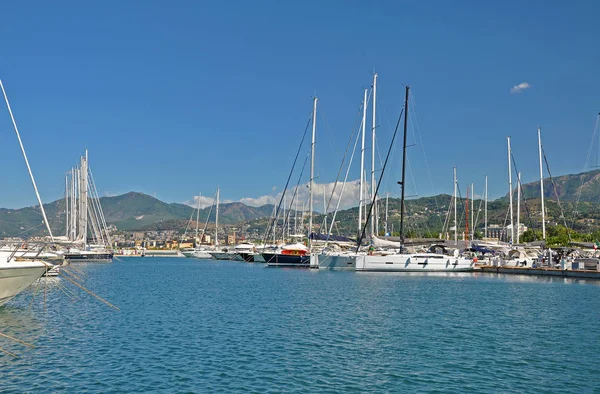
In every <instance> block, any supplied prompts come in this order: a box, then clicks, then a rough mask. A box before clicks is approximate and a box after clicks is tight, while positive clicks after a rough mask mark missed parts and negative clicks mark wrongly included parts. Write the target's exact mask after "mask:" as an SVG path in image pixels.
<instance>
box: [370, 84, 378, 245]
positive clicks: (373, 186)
mask: <svg viewBox="0 0 600 394" xmlns="http://www.w3.org/2000/svg"><path fill="white" fill-rule="evenodd" d="M376 109H377V74H375V75H373V127H372V129H371V190H373V193H375V190H377V185H376V184H375V127H376V117H375V114H376ZM374 201H375V206H374V207H373V219H372V220H371V234H376V233H377V230H378V227H379V226H378V224H379V223H377V222H378V219H379V215H378V213H377V200H376V199H375V200H374Z"/></svg>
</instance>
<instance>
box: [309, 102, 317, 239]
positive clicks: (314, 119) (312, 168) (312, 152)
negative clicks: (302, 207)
mask: <svg viewBox="0 0 600 394" xmlns="http://www.w3.org/2000/svg"><path fill="white" fill-rule="evenodd" d="M317 100H318V98H316V97H315V98H314V99H313V115H312V140H311V143H310V197H309V201H308V209H309V211H310V212H309V219H308V242H309V245H312V242H311V240H310V234H311V233H312V231H313V189H314V187H315V139H316V134H317Z"/></svg>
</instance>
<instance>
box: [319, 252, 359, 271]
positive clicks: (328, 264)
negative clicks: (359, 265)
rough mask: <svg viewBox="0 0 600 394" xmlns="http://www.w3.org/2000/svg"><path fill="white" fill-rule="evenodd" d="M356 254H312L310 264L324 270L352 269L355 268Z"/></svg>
mask: <svg viewBox="0 0 600 394" xmlns="http://www.w3.org/2000/svg"><path fill="white" fill-rule="evenodd" d="M356 257H357V256H356V255H347V254H339V255H335V254H325V253H320V254H313V255H311V256H310V258H311V261H310V266H311V267H312V268H319V269H324V270H334V271H354V270H355V269H356Z"/></svg>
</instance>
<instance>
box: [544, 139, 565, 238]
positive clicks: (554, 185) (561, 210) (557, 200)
mask: <svg viewBox="0 0 600 394" xmlns="http://www.w3.org/2000/svg"><path fill="white" fill-rule="evenodd" d="M542 154H543V156H544V162H546V169H547V170H548V174H549V175H550V182H552V188H553V189H554V195H555V196H556V202H557V203H558V208H559V209H560V214H561V216H562V218H563V221H564V224H565V228H566V229H567V235H568V236H569V242H571V232H570V231H569V230H570V229H569V226H568V225H567V218H566V217H565V213H564V212H563V209H562V204H561V203H560V197H558V191H557V188H556V184H555V183H554V178H553V177H552V173H551V172H550V164H548V159H547V158H546V152H544V148H542Z"/></svg>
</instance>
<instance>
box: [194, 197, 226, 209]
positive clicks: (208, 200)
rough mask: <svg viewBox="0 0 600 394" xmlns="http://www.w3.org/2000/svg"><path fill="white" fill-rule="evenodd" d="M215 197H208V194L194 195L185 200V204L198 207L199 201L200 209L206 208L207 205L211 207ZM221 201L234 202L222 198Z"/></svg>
mask: <svg viewBox="0 0 600 394" xmlns="http://www.w3.org/2000/svg"><path fill="white" fill-rule="evenodd" d="M214 201H215V199H214V197H206V196H194V197H193V198H192V199H191V200H188V201H186V202H184V204H186V205H189V206H190V207H193V208H196V207H198V203H200V209H204V208H206V207H210V206H211V205H213V203H214ZM219 202H220V203H229V202H233V201H231V200H220V201H219Z"/></svg>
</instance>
